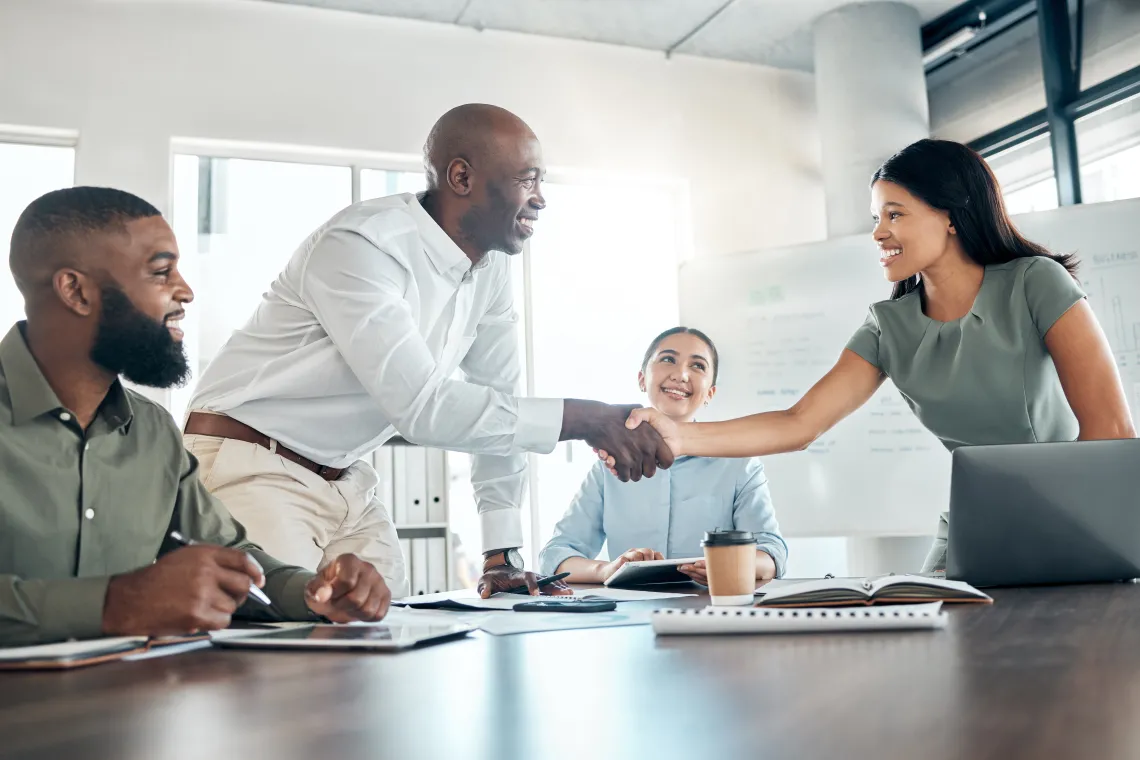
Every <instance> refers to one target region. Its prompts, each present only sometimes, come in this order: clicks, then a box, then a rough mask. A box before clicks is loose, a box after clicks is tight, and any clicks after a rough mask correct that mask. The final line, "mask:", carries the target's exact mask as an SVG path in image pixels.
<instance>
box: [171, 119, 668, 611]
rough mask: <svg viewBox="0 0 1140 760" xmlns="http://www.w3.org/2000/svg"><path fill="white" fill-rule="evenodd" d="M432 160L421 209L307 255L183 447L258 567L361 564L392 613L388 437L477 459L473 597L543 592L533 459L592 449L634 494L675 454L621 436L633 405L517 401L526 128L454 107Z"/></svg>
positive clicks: (655, 440)
mask: <svg viewBox="0 0 1140 760" xmlns="http://www.w3.org/2000/svg"><path fill="white" fill-rule="evenodd" d="M424 164H425V168H426V170H427V187H428V189H427V191H426V192H425V193H422V194H420V195H419V196H416V195H411V194H405V195H395V196H390V197H388V198H378V199H375V200H369V201H363V202H361V203H357V204H354V205H352V206H350V207H348V208H347V209H345V210H344V211H341V212H340V213H338V214H337V215H336V216H334V217H333V218H332V219H331V220H329V222H327V223H326V224H325V225H324V226H323V227H321V228H320V229H319V230H317V231H316V232H315V233H314V234H313V235H311V236H310V237H309V238H308V239H307V240H306V241H305V242H304V243H302V245H301V247H300V248H299V249H298V250H297V252H296V253H294V254H293V257H292V258H291V259H290V261H289V263H288V265H287V266H286V267H285V270H284V271H283V272H282V273H281V275H280V276H279V277H278V278H277V279H276V280H275V281H274V283H273V284H272V285H271V286H270V289H269V291H268V292H267V293H266V294H265V295H264V296H263V298H262V301H261V303H260V305H259V306H258V308H257V310H256V311H255V312H254V314H253V316H252V317H251V318H250V320H249V322H247V323H246V325H245V327H243V328H241V329H240V330H237V331H235V332H234V334H233V336H232V337H231V338H230V340H229V341H228V342H227V343H226V345H225V346H224V347H223V348H222V350H221V351H220V352H219V354H218V355H217V357H215V359H214V360H213V362H211V363H210V366H209V367H208V368H207V369H206V372H205V373H204V375H203V376H202V379H201V381H200V382H199V384H198V389H197V392H196V395H195V397H194V399H193V400H192V401H191V403H190V413H189V415H188V417H187V420H186V424H185V427H184V431H185V434H186V435H185V443H186V447H187V448H188V449H189V450H190V452H191V453H192V454H194V455H195V456H197V457H198V459H199V460H200V462H201V470H200V471H201V477H202V480H203V482H204V483H205V485H206V488H208V489H209V490H210V491H211V492H213V493H214V495H216V496H217V497H219V498H220V499H221V500H222V501H223V502H224V503H225V504H226V506H227V507H228V508H229V509H230V511H231V512H232V513H233V514H234V516H235V517H236V518H237V519H238V520H239V521H240V522H241V523H242V524H243V525H245V527H246V529H247V530H248V532H249V535H250V537H251V539H252V540H253V541H256V542H257V543H258V544H259V545H261V546H262V547H263V548H264V549H265V550H266V551H267V552H269V553H270V554H273V555H274V556H276V557H277V558H279V559H281V560H282V561H284V562H287V563H290V564H296V565H299V566H301V567H307V568H313V569H316V568H318V567H320V566H322V565H323V564H324V563H325V562H327V561H330V560H331V559H332V558H335V557H336V556H337V555H339V554H342V553H345V552H351V553H355V554H357V555H358V556H360V557H362V558H364V559H365V560H367V561H369V562H371V563H372V564H374V565H375V566H376V568H377V569H378V570H379V571H380V573H381V574H382V575H383V576H384V579H385V581H386V582H387V583H388V586H389V587H390V588H391V589H392V595H393V597H394V598H398V597H400V596H402V595H404V594H406V593H407V590H408V583H407V572H406V565H405V560H404V558H403V557H402V556H401V552H400V544H399V540H398V539H397V536H396V531H395V528H394V527H393V525H392V523H391V519H390V517H389V515H388V512H387V509H386V507H385V505H383V504H381V503H380V502H379V500H378V499H377V498H376V495H375V491H376V486H377V484H378V477H377V475H376V472H375V471H374V470H373V469H372V467H370V466H369V465H368V464H366V463H365V462H364V461H363V460H362V459H361V458H362V457H364V456H366V455H367V454H369V453H370V452H371V451H373V450H374V449H375V448H376V447H378V446H380V445H381V444H383V443H384V442H385V441H387V440H389V439H390V438H392V437H393V436H395V435H401V436H403V437H404V438H406V439H407V440H409V441H411V442H413V443H418V444H422V445H425V446H432V447H437V448H444V449H451V450H455V451H466V452H471V453H472V454H474V455H475V456H474V459H473V464H472V472H471V482H472V486H473V487H474V491H475V500H476V503H477V505H478V509H479V514H480V518H481V522H482V532H483V549H484V566H483V572H484V575H483V577H482V578H481V580H480V584H479V588H480V593H482V594H483V595H484V596H489V595H490V594H491V593H493V592H494V591H500V590H504V589H506V588H510V587H513V586H516V585H524V584H525V585H526V586H527V587H528V588H530V589H531V593H537V587H536V585H535V583H536V580H537V578H536V576H535V575H534V574H533V573H530V572H526V571H525V569H524V567H523V562H522V557H521V555H520V554H519V552H518V547H519V546H521V545H522V527H521V519H520V518H521V515H520V506H521V503H522V495H523V492H524V490H525V479H526V468H527V459H526V453H527V452H537V453H549V452H550V451H552V450H553V449H554V446H555V445H556V443H557V442H558V441H561V440H569V439H581V440H585V441H586V442H587V443H589V444H591V445H593V446H595V447H596V448H602V449H605V450H606V451H607V452H611V453H612V454H616V458H617V461H618V463H619V467H618V468H617V469H618V473H619V477H622V479H623V480H624V479H633V480H638V479H640V478H641V477H642V475H644V476H646V477H650V476H652V475H653V473H654V471H655V470H656V468H657V467H658V466H661V467H668V466H670V465H671V464H672V461H673V458H672V454H671V453H670V451H669V449H668V447H667V446H665V445H664V443H663V442H662V441H661V439H660V438H659V437H658V436H657V434H656V433H655V432H654V431H653V429H652V428H651V427H650V426H648V425H642V426H641V427H639V428H638V429H636V430H633V431H630V430H628V429H626V427H625V424H624V423H625V419H626V417H627V416H628V413H629V411H630V409H631V407H626V406H611V405H608V404H602V403H599V402H595V401H580V400H574V399H537V398H522V397H519V396H517V395H516V393H517V388H518V385H519V377H520V367H519V356H518V326H517V323H518V318H517V316H516V314H515V311H514V301H513V297H512V294H511V287H510V264H509V261H508V258H507V256H509V255H514V254H517V253H520V252H521V251H522V250H523V245H524V243H525V241H526V240H527V238H529V237H530V236H531V234H532V233H533V229H534V227H533V225H534V222H535V220H536V219H537V218H538V215H539V212H540V211H542V209H543V208H544V207H545V205H546V202H545V200H544V199H543V197H542V191H541V186H542V181H543V177H544V174H545V169H544V167H543V162H542V151H541V146H540V145H539V142H538V139H537V138H536V137H535V135H534V133H533V132H532V131H531V130H530V128H529V127H528V126H527V125H526V124H525V123H524V122H523V121H522V120H520V119H519V118H518V117H516V116H515V115H514V114H512V113H510V112H508V111H505V110H503V109H501V108H497V107H494V106H487V105H466V106H459V107H458V108H455V109H452V110H451V111H449V112H448V113H446V114H444V116H443V117H441V118H440V120H439V121H438V122H437V123H436V125H435V126H434V127H433V128H432V131H431V134H430V135H429V137H428V140H427V144H426V145H425V148H424ZM503 254H506V255H503ZM600 276H604V274H601V273H600ZM456 369H459V370H461V371H462V372H463V374H464V376H465V380H456V379H452V375H453V373H454V372H455V370H456ZM547 589H549V590H550V591H552V592H554V593H566V592H567V591H568V589H567V587H565V586H564V585H562V584H557V585H555V586H554V587H553V588H551V587H549V586H548V587H544V590H547Z"/></svg>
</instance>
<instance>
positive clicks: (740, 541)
mask: <svg viewBox="0 0 1140 760" xmlns="http://www.w3.org/2000/svg"><path fill="white" fill-rule="evenodd" d="M701 546H702V547H703V548H704V550H705V566H706V567H705V570H706V572H707V573H708V579H709V593H710V595H711V596H712V603H713V604H715V605H717V606H729V605H742V604H752V599H753V596H754V595H755V593H756V537H755V536H753V535H752V533H751V531H747V530H713V531H709V532H707V533H705V538H704V540H703V541H701Z"/></svg>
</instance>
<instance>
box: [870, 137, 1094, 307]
mask: <svg viewBox="0 0 1140 760" xmlns="http://www.w3.org/2000/svg"><path fill="white" fill-rule="evenodd" d="M879 180H885V181H887V182H893V183H895V184H896V185H900V186H901V187H903V188H905V189H906V191H907V192H909V193H910V194H911V195H913V196H915V197H917V198H919V199H921V200H922V201H923V202H924V203H925V204H926V205H928V206H931V207H932V208H936V209H940V210H942V211H948V212H950V223H951V224H953V225H954V229H955V230H956V231H957V233H958V239H959V240H960V241H962V248H963V250H965V252H966V255H967V256H969V257H970V258H971V259H972V260H973V261H974V262H976V263H978V264H980V265H982V266H986V265H988V264H1004V263H1006V262H1009V261H1013V260H1014V259H1022V258H1026V257H1028V256H1044V257H1046V258H1050V259H1053V260H1054V261H1056V262H1058V263H1060V264H1061V266H1063V267H1065V269H1066V270H1068V272H1069V274H1070V275H1072V276H1073V278H1074V279H1076V271H1077V260H1076V257H1075V256H1073V255H1072V254H1068V253H1062V254H1057V253H1052V252H1051V251H1049V250H1048V249H1046V248H1045V247H1044V246H1041V245H1038V244H1037V243H1034V242H1033V241H1031V240H1027V239H1026V238H1024V237H1023V236H1022V235H1021V233H1020V232H1018V231H1017V228H1016V227H1014V226H1013V222H1012V221H1010V219H1009V214H1008V213H1006V210H1005V203H1004V202H1003V201H1002V197H1001V188H1000V187H999V186H998V181H997V178H996V177H995V176H994V173H993V172H992V171H991V170H990V167H989V165H988V164H987V163H986V162H985V160H984V159H983V158H982V157H981V156H980V155H978V154H977V153H975V152H974V151H972V150H970V149H969V148H968V147H966V146H965V145H962V144H961V143H956V142H951V141H949V140H919V141H918V142H916V143H913V144H911V145H908V146H907V147H905V148H903V149H902V150H900V151H899V152H898V153H896V154H894V155H893V156H891V157H890V158H888V159H887V160H886V162H885V163H883V165H882V166H880V167H879V170H878V171H876V172H875V176H874V177H872V178H871V184H872V185H874V184H875V183H876V182H878V181H879ZM918 286H919V277H918V275H914V276H913V277H909V278H907V279H905V280H902V281H901V282H896V283H895V284H894V288H893V289H892V290H891V298H892V299H895V298H902V297H903V296H905V295H906V294H907V293H910V292H911V291H914V290H916V289H917V288H918Z"/></svg>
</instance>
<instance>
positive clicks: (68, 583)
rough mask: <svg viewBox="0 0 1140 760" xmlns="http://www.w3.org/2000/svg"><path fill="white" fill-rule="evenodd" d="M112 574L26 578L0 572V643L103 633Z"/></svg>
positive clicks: (22, 643) (3, 644)
mask: <svg viewBox="0 0 1140 760" xmlns="http://www.w3.org/2000/svg"><path fill="white" fill-rule="evenodd" d="M110 580H111V579H110V578H109V577H97V578H61V579H53V580H39V579H30V580H25V579H22V578H19V577H17V576H14V575H3V576H0V645H2V646H18V645H27V644H41V643H46V642H50V641H61V640H64V639H88V638H94V637H97V636H100V635H103V603H104V600H105V598H106V595H107V585H108V583H110Z"/></svg>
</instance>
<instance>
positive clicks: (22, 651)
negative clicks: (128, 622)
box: [0, 634, 209, 670]
mask: <svg viewBox="0 0 1140 760" xmlns="http://www.w3.org/2000/svg"><path fill="white" fill-rule="evenodd" d="M207 640H209V636H207V635H206V634H201V635H195V636H162V637H155V638H147V637H146V636H116V637H113V638H104V639H88V640H86V641H61V642H58V643H56V644H39V645H36V646H27V647H8V648H0V670H63V669H67V668H82V667H86V666H88V665H98V664H99V663H102V662H114V661H116V660H121V659H123V658H124V657H129V656H131V655H135V654H142V653H143V652H148V651H151V650H152V649H155V648H158V647H165V646H173V645H175V644H185V643H187V642H191V641H207Z"/></svg>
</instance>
